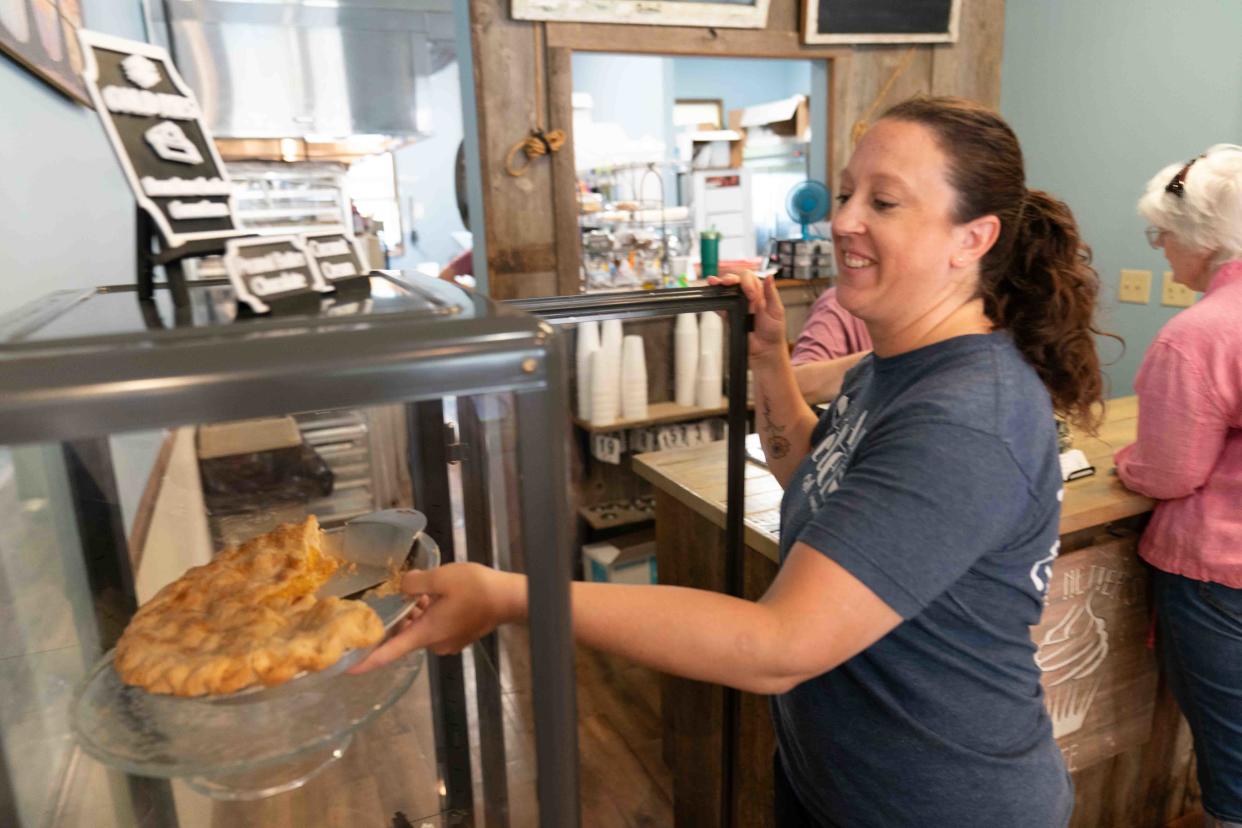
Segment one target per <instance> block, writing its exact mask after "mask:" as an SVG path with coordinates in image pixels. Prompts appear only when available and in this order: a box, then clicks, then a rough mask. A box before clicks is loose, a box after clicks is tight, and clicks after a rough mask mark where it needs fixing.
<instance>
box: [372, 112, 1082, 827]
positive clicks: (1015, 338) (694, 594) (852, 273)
mask: <svg viewBox="0 0 1242 828" xmlns="http://www.w3.org/2000/svg"><path fill="white" fill-rule="evenodd" d="M837 202H838V207H837V210H836V214H835V216H834V218H833V224H832V232H833V241H834V246H835V248H836V256H837V264H838V271H839V274H840V275H839V278H838V293H837V296H838V299H839V301H840V302H841V304H842V306H843V307H845V308H846V309H847V310H848V311H850V312H851V313H852V314H854V315H856V316H858V317H859V318H861V319H862V320H863V321H864V322H866V324H867V328H868V331H869V332H870V334H871V338H872V340H873V343H874V353H873V354H871V355H868V356H867V357H865V358H864V359H863V360H862V361H861V362H860V363H859V364H858V365H857V366H856V367H855V368H853V369H852V370H850V371H849V373H848V374H846V375H845V376H844V377H843V378H842V379H841V382H840V390H839V393H838V394H837V395H836V397H835V399H834V400H833V402H832V403H831V405H830V406H829V411H828V413H827V414H825V415H824V417H823V418H822V419H819V420H817V419H816V417H815V416H814V415H813V414H812V412H811V409H810V408H809V407H808V406H807V405H806V403H805V402H804V401H803V399H802V398H801V396H800V395H799V393H798V389H797V385H796V383H795V380H794V376H793V373H792V371H791V369H790V366H789V356H788V353H787V351H786V347H785V319H784V311H783V309H782V307H781V304H780V300H779V298H778V296H777V292H776V290H775V288H774V286H773V284H772V282H771V280H768V281H767V282H766V283H764V284H762V286H761V284H760V282H759V281H758V280H756V279H755V278H754V277H753V276H751V275H745V276H742V277H740V278H739V277H728V278H725V279H721V280H717V281H719V282H725V283H731V282H740V284H741V286H742V288H743V289H744V290H745V292H746V294H747V296H749V297H750V299H751V305H752V309H753V311H754V313H755V315H756V321H755V331H754V333H753V334H752V335H751V339H750V359H751V366H752V368H753V371H754V376H755V394H756V396H755V399H756V412H757V414H756V416H757V426H758V430H759V433H760V434H761V435H762V439H763V444H764V449H765V451H766V453H767V457H768V462H769V466H770V468H771V470H772V472H773V474H774V475H775V476H776V477H777V479H778V480H780V482H781V483H782V485H783V486H784V487H785V497H784V501H783V503H782V526H781V567H780V571H779V574H778V575H777V577H776V580H775V581H774V583H773V584H772V586H771V588H770V589H769V590H768V592H767V594H766V595H765V596H764V597H763V598H762V599H761V600H760V601H758V602H751V601H745V600H743V599H740V598H734V597H730V596H726V595H721V594H717V593H711V592H704V591H699V590H692V589H685V588H679V587H670V586H622V585H615V584H599V583H575V584H574V585H573V592H572V601H573V612H574V632H575V635H576V637H577V639H578V640H579V641H581V642H583V643H585V644H587V645H590V646H593V647H597V648H600V649H603V650H607V651H609V652H613V653H617V654H619V655H622V656H625V657H628V658H631V659H634V660H635V661H639V662H642V663H644V664H647V665H650V666H652V667H655V668H657V669H659V670H663V671H666V672H669V673H674V674H677V675H681V676H685V677H688V678H692V679H698V680H702V681H710V682H717V683H720V684H726V685H730V686H733V687H737V688H740V689H742V690H747V691H751V692H756V693H765V694H770V695H771V696H772V697H773V701H772V710H773V720H774V723H775V727H776V733H777V741H778V746H779V749H778V756H777V763H776V772H777V773H776V790H777V802H776V808H777V814H778V824H780V825H782V826H793V825H836V826H850V828H855V827H856V826H942V825H953V826H963V827H964V826H987V828H994V826H1007V828H1019V827H1025V826H1029V827H1030V828H1050V827H1051V826H1063V825H1065V824H1066V823H1067V822H1068V820H1069V815H1070V811H1071V808H1072V789H1071V785H1070V782H1069V778H1068V776H1067V774H1066V772H1065V768H1064V766H1063V764H1062V761H1061V756H1060V753H1059V751H1058V750H1057V747H1056V744H1055V742H1054V741H1053V738H1052V728H1051V725H1050V722H1049V719H1048V716H1047V714H1046V712H1045V709H1044V704H1043V694H1042V691H1041V689H1040V683H1039V678H1040V671H1039V668H1038V667H1037V666H1036V663H1035V646H1034V645H1033V643H1032V642H1031V638H1030V632H1029V628H1030V626H1031V625H1034V624H1036V623H1037V622H1038V621H1039V618H1040V613H1041V610H1042V606H1043V598H1044V594H1045V592H1046V589H1047V586H1048V577H1049V573H1050V571H1051V566H1052V562H1053V560H1054V559H1055V557H1056V554H1057V550H1058V542H1057V537H1058V522H1059V515H1060V496H1061V478H1060V471H1059V464H1058V457H1057V445H1056V429H1055V425H1054V420H1053V412H1054V411H1056V412H1058V413H1061V414H1063V415H1065V416H1067V417H1068V418H1070V419H1071V420H1074V421H1077V422H1078V423H1080V424H1083V425H1086V426H1087V427H1088V428H1089V427H1090V426H1091V425H1092V422H1091V414H1090V407H1091V405H1092V404H1093V403H1095V402H1097V401H1099V399H1100V390H1101V381H1100V376H1099V364H1098V360H1097V357H1096V352H1095V346H1094V341H1093V333H1094V331H1093V329H1092V317H1093V311H1094V306H1095V300H1096V293H1097V290H1098V280H1097V277H1096V274H1095V272H1094V271H1093V270H1092V269H1091V267H1090V266H1089V265H1088V254H1087V251H1086V248H1085V247H1084V246H1083V244H1082V242H1081V240H1080V239H1079V236H1078V231H1077V228H1076V226H1075V223H1074V220H1073V217H1072V215H1071V214H1070V212H1069V210H1068V209H1067V208H1066V207H1065V205H1064V204H1062V203H1061V202H1059V201H1057V200H1056V199H1053V198H1052V197H1050V196H1049V195H1047V194H1045V193H1042V192H1038V191H1031V190H1027V188H1026V185H1025V178H1024V171H1023V164H1022V154H1021V150H1020V149H1019V147H1018V142H1017V139H1016V137H1015V136H1014V134H1013V131H1012V130H1011V129H1010V128H1009V127H1008V125H1006V124H1005V123H1004V121H1002V120H1001V119H1000V117H999V116H997V115H996V114H995V113H994V112H992V111H991V110H988V109H986V108H984V107H982V106H979V105H977V104H974V103H970V102H967V101H962V100H956V99H948V98H932V99H914V100H910V101H906V102H904V103H902V104H898V105H897V106H895V107H894V108H892V109H891V110H889V111H888V112H887V113H886V114H885V115H884V116H883V117H882V118H881V119H880V120H879V121H878V122H876V123H875V124H874V125H873V126H872V127H871V128H870V129H869V130H868V131H867V132H866V134H865V135H864V136H863V138H862V140H861V141H860V142H859V144H858V147H857V149H856V150H855V152H854V154H853V157H852V158H851V159H850V162H849V164H848V165H847V166H846V168H845V170H844V171H843V172H842V174H841V177H840V186H839V193H838V196H837ZM403 587H404V588H405V589H406V590H407V591H408V592H410V593H412V594H420V593H425V594H427V595H430V596H432V598H431V601H430V604H429V606H428V607H427V609H426V611H425V613H424V614H423V615H422V616H421V617H420V618H419V619H417V620H416V621H415V622H413V623H412V624H411V625H410V626H409V627H408V628H407V629H406V630H405V631H404V632H402V633H401V634H400V635H399V636H397V637H396V638H395V639H394V640H393V641H392V642H391V643H389V644H386V645H385V646H384V647H382V648H381V649H380V650H379V651H377V653H376V654H375V655H374V656H373V657H372V658H371V659H370V660H369V661H368V665H367V666H375V665H378V664H381V663H385V662H386V661H388V660H391V659H392V658H395V657H396V656H398V655H400V654H402V653H404V652H407V651H409V650H410V649H413V648H415V647H431V648H432V649H433V650H435V651H436V652H453V651H456V650H459V649H461V648H462V647H464V646H466V645H467V644H468V643H469V642H471V641H473V640H474V639H476V638H478V637H479V636H481V635H483V634H485V633H487V632H488V631H490V630H491V629H493V628H494V627H495V626H496V625H498V624H500V623H504V622H520V621H522V620H523V619H525V617H526V586H525V581H524V579H523V578H522V576H519V575H514V574H509V573H501V572H496V571H494V570H491V569H487V568H485V567H482V566H476V565H472V564H451V565H448V566H443V567H441V568H439V569H436V570H432V571H429V572H417V573H411V574H409V575H407V576H406V577H405V579H404V581H403Z"/></svg>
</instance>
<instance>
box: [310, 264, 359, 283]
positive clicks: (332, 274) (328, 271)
mask: <svg viewBox="0 0 1242 828" xmlns="http://www.w3.org/2000/svg"><path fill="white" fill-rule="evenodd" d="M319 272H320V273H322V274H323V277H324V278H325V279H344V278H346V277H347V276H357V275H358V268H356V267H354V264H353V262H320V263H319Z"/></svg>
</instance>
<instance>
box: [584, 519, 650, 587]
mask: <svg viewBox="0 0 1242 828" xmlns="http://www.w3.org/2000/svg"><path fill="white" fill-rule="evenodd" d="M582 575H583V577H584V578H586V580H588V581H598V582H600V583H610V584H654V583H657V579H656V544H655V530H652V529H647V530H644V531H642V532H634V533H631V534H628V535H621V536H619V537H615V538H610V539H608V540H606V541H601V542H599V543H588V544H585V545H583V547H582Z"/></svg>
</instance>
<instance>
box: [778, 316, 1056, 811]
mask: <svg viewBox="0 0 1242 828" xmlns="http://www.w3.org/2000/svg"><path fill="white" fill-rule="evenodd" d="M811 447H812V448H811V453H810V454H809V455H808V456H807V458H806V459H805V460H804V461H803V462H802V464H801V466H799V467H798V469H797V471H796V473H795V474H794V476H793V478H792V480H791V482H790V484H789V486H788V488H787V489H786V491H785V497H784V500H783V502H782V504H781V527H782V528H781V557H782V560H783V559H784V557H785V556H786V555H788V554H789V550H790V548H791V547H792V546H793V544H794V542H795V541H802V542H803V543H806V544H807V545H809V546H810V547H812V548H813V549H815V550H817V551H819V552H820V553H822V554H824V555H827V556H828V557H829V558H831V559H832V560H834V561H836V562H837V563H838V564H840V565H841V566H842V567H844V568H845V569H846V570H848V571H849V572H850V573H851V574H852V575H853V576H854V577H856V578H858V579H859V580H860V581H862V582H863V583H864V584H866V585H867V587H868V588H869V589H871V591H872V592H874V593H875V594H876V595H878V596H879V597H880V598H881V599H883V600H884V602H885V603H887V604H888V605H889V606H890V607H892V608H893V609H894V610H895V611H896V612H898V613H899V614H900V615H901V617H902V618H903V619H904V620H903V622H902V623H901V624H899V625H898V626H897V627H896V628H895V629H893V630H892V631H891V632H890V633H889V634H888V635H886V636H885V637H884V638H882V639H880V640H879V641H877V642H876V643H875V644H873V645H871V646H870V647H868V648H867V649H866V650H865V651H864V652H862V653H860V654H859V655H857V656H855V657H854V658H852V659H850V660H849V661H847V662H846V663H844V664H842V665H841V666H839V667H837V668H836V669H834V670H831V671H830V672H828V673H825V674H823V675H821V676H819V677H817V678H814V679H811V680H809V681H806V682H803V683H802V684H800V685H798V686H797V687H795V688H794V689H793V690H792V691H790V692H789V693H786V694H784V695H781V696H776V697H774V698H773V705H772V706H773V716H774V720H775V726H776V734H777V741H778V744H779V745H780V758H781V761H783V762H784V767H785V772H786V774H787V775H788V777H789V779H790V782H791V783H792V785H793V788H794V790H795V791H796V792H797V794H798V797H799V799H800V800H801V801H802V803H803V805H804V806H805V807H807V808H808V809H809V810H810V811H811V813H812V814H814V815H815V816H816V817H817V818H818V819H819V820H820V821H822V822H823V824H825V825H830V826H841V827H842V828H861V827H863V826H884V827H885V828H889V827H890V826H891V827H892V828H907V826H920V827H921V826H934V827H935V828H940V826H946V827H951V828H973V827H974V826H979V828H1054V827H1056V826H1064V825H1065V824H1066V823H1068V821H1069V816H1070V811H1071V810H1072V806H1073V792H1072V787H1071V784H1070V781H1069V777H1068V775H1067V774H1066V772H1065V767H1064V764H1063V763H1062V760H1061V754H1060V751H1059V750H1058V749H1057V746H1056V743H1055V742H1054V741H1053V739H1052V725H1051V723H1050V721H1049V719H1048V716H1047V714H1046V713H1045V711H1044V702H1043V693H1042V690H1041V689H1040V684H1039V676H1040V671H1039V668H1038V667H1037V666H1036V664H1035V658H1034V657H1035V646H1034V644H1033V643H1032V641H1031V635H1030V627H1031V626H1032V625H1034V624H1036V623H1038V622H1039V618H1040V613H1041V612H1042V610H1043V600H1044V594H1045V592H1046V590H1047V586H1048V578H1049V576H1050V572H1051V566H1052V561H1053V560H1054V558H1055V557H1056V554H1057V551H1058V548H1059V544H1058V540H1057V537H1058V523H1059V520H1060V511H1061V508H1060V499H1061V474H1060V467H1059V464H1058V458H1057V444H1056V427H1055V423H1054V420H1053V414H1052V408H1051V403H1050V401H1049V398H1048V393H1047V391H1046V390H1045V389H1044V386H1043V384H1042V383H1041V382H1040V380H1039V377H1038V376H1037V375H1036V373H1035V371H1034V370H1033V369H1032V368H1031V367H1030V366H1029V365H1028V364H1027V363H1026V362H1025V361H1024V360H1023V359H1022V356H1021V354H1020V353H1019V352H1018V350H1017V348H1016V347H1015V346H1014V344H1013V342H1012V340H1011V339H1010V337H1009V336H1008V334H1005V333H993V334H986V335H973V336H962V337H956V338H954V339H950V340H946V341H944V342H939V343H936V344H934V345H930V346H928V347H925V348H920V349H919V350H916V351H911V352H909V353H905V354H900V355H898V356H895V357H888V358H884V359H881V358H877V357H875V356H874V355H872V356H868V357H866V358H864V359H863V361H862V362H861V363H859V365H858V366H856V367H855V368H854V369H853V370H852V371H851V372H850V374H849V375H848V376H847V377H846V380H845V383H844V387H843V388H842V391H841V394H840V396H838V397H837V399H836V400H835V401H834V403H833V404H832V406H831V407H830V409H829V411H828V413H827V414H825V415H824V417H823V419H822V420H821V421H820V423H819V425H818V426H817V427H816V429H815V431H814V433H813V435H812V438H811Z"/></svg>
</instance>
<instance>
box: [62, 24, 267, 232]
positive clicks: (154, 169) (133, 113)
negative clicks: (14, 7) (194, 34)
mask: <svg viewBox="0 0 1242 828" xmlns="http://www.w3.org/2000/svg"><path fill="white" fill-rule="evenodd" d="M78 38H79V40H80V41H81V43H82V52H83V57H84V59H85V66H84V68H83V70H82V78H83V80H84V81H85V82H86V89H87V93H88V94H89V95H90V97H91V101H92V102H93V103H94V105H95V111H96V112H98V113H99V117H100V120H101V121H102V122H103V126H104V131H105V132H106V133H107V134H108V139H109V140H110V141H111V142H112V149H113V150H114V151H115V152H116V155H117V159H118V160H119V161H120V163H121V169H122V170H123V171H124V173H125V177H126V178H128V179H129V185H130V187H132V188H133V191H134V197H135V198H136V199H137V200H138V203H139V204H140V205H141V206H142V208H143V209H144V210H146V211H147V212H148V213H150V214H151V218H152V219H153V220H154V221H155V224H156V226H157V227H159V230H160V233H161V235H162V236H163V237H164V242H165V244H166V245H167V246H168V247H179V246H181V245H182V244H184V243H186V242H189V241H197V240H201V239H222V238H228V237H230V236H237V235H239V234H242V233H244V232H245V231H244V230H242V229H241V228H239V227H238V225H237V222H236V220H235V218H234V211H233V207H234V204H233V185H232V183H231V182H230V181H229V174H228V170H227V169H226V168H225V166H224V161H223V160H222V159H221V158H220V154H219V152H217V151H216V145H215V142H214V141H212V139H211V132H210V130H208V128H207V124H206V123H205V122H204V120H203V114H202V111H201V110H200V109H199V106H198V101H197V100H195V98H194V93H193V92H192V91H191V90H190V88H189V87H188V86H186V84H185V81H183V80H182V79H181V75H180V74H178V72H177V68H176V67H175V66H174V65H173V63H172V60H171V59H170V58H169V56H168V52H166V51H165V50H164V49H161V48H159V47H158V46H152V45H150V44H147V43H140V42H138V41H133V40H125V39H123V38H119V37H112V36H110V35H103V34H99V33H98V32H92V31H88V30H86V29H80V30H79V31H78Z"/></svg>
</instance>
